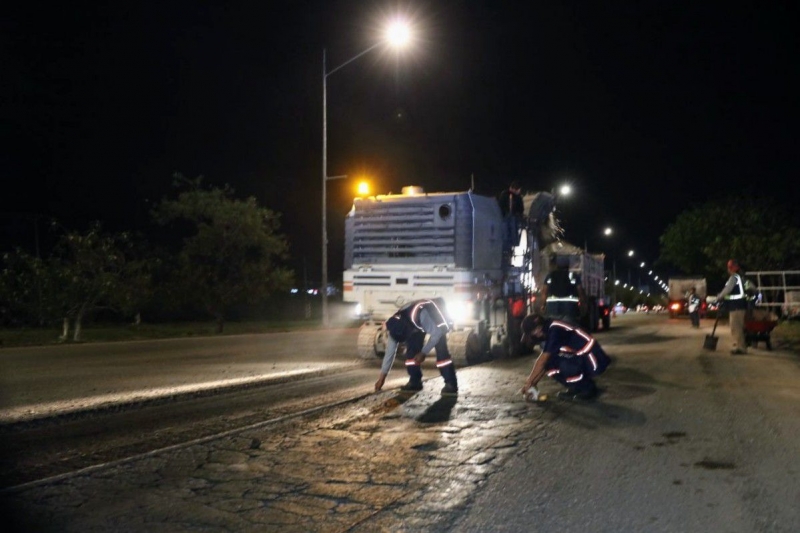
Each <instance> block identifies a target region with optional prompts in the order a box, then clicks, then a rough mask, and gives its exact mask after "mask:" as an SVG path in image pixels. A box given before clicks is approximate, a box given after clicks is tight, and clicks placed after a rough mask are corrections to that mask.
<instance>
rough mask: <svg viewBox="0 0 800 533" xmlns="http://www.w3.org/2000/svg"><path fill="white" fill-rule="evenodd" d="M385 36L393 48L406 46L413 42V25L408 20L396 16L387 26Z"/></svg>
mask: <svg viewBox="0 0 800 533" xmlns="http://www.w3.org/2000/svg"><path fill="white" fill-rule="evenodd" d="M384 37H385V38H386V41H387V42H388V43H389V44H390V45H391V46H392V47H393V48H405V47H406V46H408V44H409V43H410V42H411V37H412V34H411V26H409V24H408V22H407V21H405V20H403V19H399V18H396V19H394V20H392V21H391V22H390V23H389V25H388V26H387V27H386V31H385V33H384Z"/></svg>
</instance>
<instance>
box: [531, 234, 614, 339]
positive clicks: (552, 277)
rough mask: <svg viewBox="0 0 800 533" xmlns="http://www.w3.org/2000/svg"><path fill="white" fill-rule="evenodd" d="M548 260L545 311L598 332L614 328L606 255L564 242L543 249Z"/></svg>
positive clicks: (587, 329)
mask: <svg viewBox="0 0 800 533" xmlns="http://www.w3.org/2000/svg"><path fill="white" fill-rule="evenodd" d="M543 255H544V257H547V258H548V260H549V261H548V263H549V266H548V274H547V277H546V278H545V282H544V283H545V287H547V290H546V291H545V294H546V300H545V312H546V314H548V315H550V316H554V317H559V318H563V319H566V320H568V321H570V322H574V323H576V324H578V325H580V326H581V327H582V328H584V329H585V330H586V331H589V332H594V331H597V330H598V329H599V328H600V327H601V326H602V328H603V330H608V329H609V328H610V327H611V302H610V301H609V299H608V297H607V296H606V294H605V256H604V255H603V254H590V253H589V252H588V251H587V250H584V249H582V248H578V247H577V246H574V245H572V244H569V243H567V242H564V241H557V242H554V243H552V244H550V245H548V246H547V247H546V248H545V249H544V250H543Z"/></svg>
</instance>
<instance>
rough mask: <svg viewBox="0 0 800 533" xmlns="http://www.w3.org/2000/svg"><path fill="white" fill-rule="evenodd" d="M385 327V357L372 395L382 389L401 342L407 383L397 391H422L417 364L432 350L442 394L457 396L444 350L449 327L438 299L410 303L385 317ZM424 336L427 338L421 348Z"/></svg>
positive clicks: (448, 356)
mask: <svg viewBox="0 0 800 533" xmlns="http://www.w3.org/2000/svg"><path fill="white" fill-rule="evenodd" d="M385 327H386V331H387V333H388V334H389V340H388V342H387V343H386V354H385V355H384V356H383V364H382V365H381V373H380V376H379V377H378V381H376V382H375V391H376V392H377V391H379V390H381V389H382V388H383V384H384V382H385V381H386V376H387V375H388V374H389V370H390V369H391V368H392V364H393V363H394V358H395V354H396V353H397V348H398V346H399V345H400V344H401V343H405V344H406V371H407V372H408V377H409V380H408V383H406V384H405V385H403V386H402V387H401V390H404V391H419V390H422V368H421V365H422V362H423V361H424V360H425V354H426V353H428V352H429V351H430V350H431V349H433V348H435V349H436V367H437V368H438V369H439V373H440V374H441V375H442V378H444V383H445V385H444V388H443V389H442V395H455V394H458V381H457V380H456V369H455V367H454V366H453V360H452V359H451V358H450V352H449V350H448V349H447V332H448V330H449V329H450V324H449V320H448V319H447V316H446V314H445V310H444V301H443V300H442V299H441V298H435V299H433V300H417V301H414V302H411V303H410V304H408V305H406V306H405V307H403V308H402V309H400V310H399V311H397V312H396V313H395V314H393V315H392V316H391V317H389V319H388V320H387V321H386V323H385ZM426 334H427V335H429V336H430V337H429V338H428V342H427V343H426V344H425V346H423V345H422V343H423V342H424V340H425V335H426Z"/></svg>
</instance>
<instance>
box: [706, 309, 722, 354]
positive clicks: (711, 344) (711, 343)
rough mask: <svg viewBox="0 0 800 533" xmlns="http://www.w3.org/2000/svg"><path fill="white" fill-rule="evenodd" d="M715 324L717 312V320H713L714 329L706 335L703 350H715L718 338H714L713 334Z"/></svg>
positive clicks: (715, 330) (715, 328)
mask: <svg viewBox="0 0 800 533" xmlns="http://www.w3.org/2000/svg"><path fill="white" fill-rule="evenodd" d="M717 322H719V310H717V318H716V319H715V320H714V328H713V329H712V330H711V335H706V340H705V341H704V342H703V349H705V350H710V351H712V352H713V351H714V350H716V349H717V341H718V340H719V337H715V336H714V333H716V332H717Z"/></svg>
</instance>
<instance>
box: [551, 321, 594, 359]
mask: <svg viewBox="0 0 800 533" xmlns="http://www.w3.org/2000/svg"><path fill="white" fill-rule="evenodd" d="M551 325H552V326H558V327H560V328H564V329H566V330H567V331H574V332H575V333H577V334H578V335H580V336H581V337H583V338H584V339H586V344H585V345H584V346H583V348H581V349H580V350H578V351H577V354H578V355H584V354H586V353H587V352H588V351H589V350H591V349H592V347H593V346H594V339H593V338H592V337H591V336H589V335H588V334H586V333H585V332H584V331H583V330H582V329H580V328H573V327H572V326H570V325H569V324H567V323H566V322H561V321H560V320H553V322H552V324H551ZM564 348H565V347H562V348H561V350H562V351H565V350H564Z"/></svg>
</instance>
